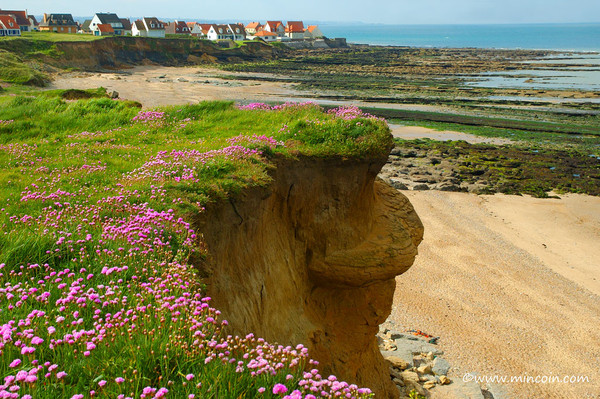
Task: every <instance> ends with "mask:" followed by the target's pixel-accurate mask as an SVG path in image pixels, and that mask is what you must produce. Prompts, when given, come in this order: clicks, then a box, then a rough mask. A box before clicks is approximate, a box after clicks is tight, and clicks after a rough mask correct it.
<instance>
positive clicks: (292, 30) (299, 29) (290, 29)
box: [285, 21, 304, 40]
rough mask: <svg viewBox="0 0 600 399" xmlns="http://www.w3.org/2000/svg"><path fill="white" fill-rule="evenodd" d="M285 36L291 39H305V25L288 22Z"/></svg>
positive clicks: (298, 22) (299, 22)
mask: <svg viewBox="0 0 600 399" xmlns="http://www.w3.org/2000/svg"><path fill="white" fill-rule="evenodd" d="M285 35H286V36H287V37H289V38H290V39H292V40H294V39H298V40H301V39H304V23H303V22H302V21H288V23H287V25H286V26H285Z"/></svg>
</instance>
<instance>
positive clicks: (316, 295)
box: [196, 158, 423, 398]
mask: <svg viewBox="0 0 600 399" xmlns="http://www.w3.org/2000/svg"><path fill="white" fill-rule="evenodd" d="M385 161H386V160H385V159H371V160H365V161H360V162H358V161H349V160H343V159H334V160H332V159H327V160H324V159H312V158H303V159H300V160H296V161H290V160H279V161H278V162H277V167H276V168H274V170H273V171H272V177H273V181H272V183H271V185H270V186H269V187H268V188H266V189H254V190H251V191H250V192H246V193H244V194H243V195H241V196H239V197H238V198H236V199H232V200H230V201H229V202H225V203H220V204H215V205H213V206H211V207H208V208H207V211H206V213H204V214H202V215H200V216H199V217H198V220H196V224H197V228H198V230H200V231H202V232H203V233H204V237H205V240H206V242H207V246H208V250H209V256H208V259H207V261H206V262H204V263H203V264H202V265H201V266H200V267H201V268H202V271H203V273H205V275H206V277H207V282H208V292H209V295H210V296H212V298H213V300H214V303H215V305H216V306H217V308H219V309H221V310H222V312H223V315H224V317H225V318H226V319H227V320H228V321H229V323H230V327H231V329H232V332H233V333H236V334H246V333H248V332H254V333H255V334H256V335H257V336H261V337H264V338H266V339H268V340H270V341H272V342H278V343H281V344H290V345H292V344H298V343H302V344H305V345H307V346H308V348H309V351H310V355H311V357H312V358H314V359H316V360H318V361H319V362H320V369H321V371H322V372H323V373H324V374H325V375H327V374H328V373H332V374H336V375H337V376H339V377H340V378H343V379H345V380H346V381H349V382H353V383H357V384H359V385H360V386H366V387H369V388H371V389H373V390H374V391H375V392H376V397H377V398H394V397H397V396H398V393H397V390H396V388H395V387H394V385H393V384H392V383H391V381H390V378H389V372H388V368H387V365H386V364H385V363H384V360H383V358H382V356H381V354H380V353H379V350H378V347H377V341H376V333H377V331H378V326H379V324H381V323H382V322H383V321H384V320H385V319H386V318H387V316H388V315H389V313H390V311H391V305H392V298H393V293H394V289H395V280H394V277H395V276H396V275H399V274H401V273H403V272H405V271H406V270H407V269H408V268H409V267H410V266H411V265H412V263H413V260H414V258H415V256H416V254H417V246H418V245H419V243H420V242H421V239H422V236H423V227H422V224H421V222H420V220H419V218H418V216H417V215H416V213H415V212H414V209H413V207H412V205H411V204H410V203H409V201H408V200H407V199H406V197H404V196H403V195H402V194H400V193H398V192H397V191H396V190H393V189H392V188H390V187H389V186H388V185H387V184H385V183H383V182H382V181H380V180H376V176H377V173H378V172H379V170H380V169H381V167H382V166H383V165H384V164H385Z"/></svg>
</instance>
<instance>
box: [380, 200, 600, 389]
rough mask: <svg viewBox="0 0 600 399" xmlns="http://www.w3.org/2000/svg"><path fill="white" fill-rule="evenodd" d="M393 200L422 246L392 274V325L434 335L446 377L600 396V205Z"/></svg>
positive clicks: (589, 202)
mask: <svg viewBox="0 0 600 399" xmlns="http://www.w3.org/2000/svg"><path fill="white" fill-rule="evenodd" d="M404 193H406V194H407V195H408V197H409V198H410V200H411V202H412V203H413V205H414V206H415V208H416V210H417V213H418V214H419V216H420V217H421V219H422V221H423V224H424V225H425V238H424V241H423V243H422V244H421V246H420V247H419V256H418V258H417V261H416V263H415V265H414V266H413V267H412V268H411V269H410V270H409V271H408V272H407V273H405V274H404V275H402V276H399V277H398V278H397V283H398V284H397V289H396V296H395V301H394V309H393V313H392V316H391V320H392V321H394V322H395V323H396V324H398V325H400V326H403V327H404V328H407V329H409V328H417V329H422V330H425V331H427V332H429V333H431V334H434V335H439V336H441V337H442V339H441V341H440V343H441V345H442V348H443V349H444V350H445V351H446V355H445V357H446V358H447V359H448V360H450V363H451V364H452V365H457V366H458V369H456V370H454V375H453V376H454V377H455V378H461V377H462V375H463V374H464V373H466V372H476V373H478V374H479V375H480V376H494V375H499V376H503V375H506V376H526V375H528V376H538V375H540V376H543V375H552V376H559V377H561V378H562V377H563V376H584V377H587V378H589V382H588V383H573V384H571V383H567V384H565V383H552V384H550V383H549V384H533V383H529V384H525V383H522V384H519V383H512V384H511V383H508V384H506V388H508V389H509V390H513V391H514V396H513V397H515V398H557V399H558V398H560V399H563V398H598V397H600V396H599V395H600V371H599V370H600V331H599V329H598V326H600V198H596V197H589V196H583V195H581V196H580V195H569V196H565V197H564V198H563V199H561V200H541V199H535V198H530V197H518V196H503V195H496V196H476V195H473V194H465V193H446V192H440V191H428V192H406V191H404Z"/></svg>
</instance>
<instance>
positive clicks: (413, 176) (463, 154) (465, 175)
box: [379, 140, 600, 198]
mask: <svg viewBox="0 0 600 399" xmlns="http://www.w3.org/2000/svg"><path fill="white" fill-rule="evenodd" d="M599 166H600V159H599V157H598V156H596V155H591V154H582V153H580V152H579V151H574V150H569V149H539V148H537V147H528V146H497V145H488V144H469V143H467V142H464V141H456V142H439V141H430V140H425V141H423V140H416V141H403V142H399V143H397V146H396V147H395V148H394V149H393V150H392V152H391V154H390V156H389V159H388V162H387V164H386V165H385V166H384V167H383V169H382V171H381V173H380V175H379V176H380V177H381V178H382V179H383V180H384V181H386V182H388V183H389V184H390V185H391V186H393V187H394V188H396V189H398V190H417V191H418V190H421V191H422V190H440V191H452V192H472V193H477V194H493V193H504V194H517V195H520V194H529V195H532V196H534V197H542V198H545V197H548V196H549V194H548V193H549V192H551V191H552V190H557V191H562V192H574V193H585V194H590V195H600V184H599V183H598V181H599V179H600V175H599V174H598V168H599Z"/></svg>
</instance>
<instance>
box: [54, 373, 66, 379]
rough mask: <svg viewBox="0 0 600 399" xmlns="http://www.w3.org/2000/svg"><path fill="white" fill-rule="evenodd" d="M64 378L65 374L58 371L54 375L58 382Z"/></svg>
mask: <svg viewBox="0 0 600 399" xmlns="http://www.w3.org/2000/svg"><path fill="white" fill-rule="evenodd" d="M66 376H67V373H65V372H64V371H59V372H58V373H56V378H58V379H59V380H60V379H62V378H65V377H66Z"/></svg>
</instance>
